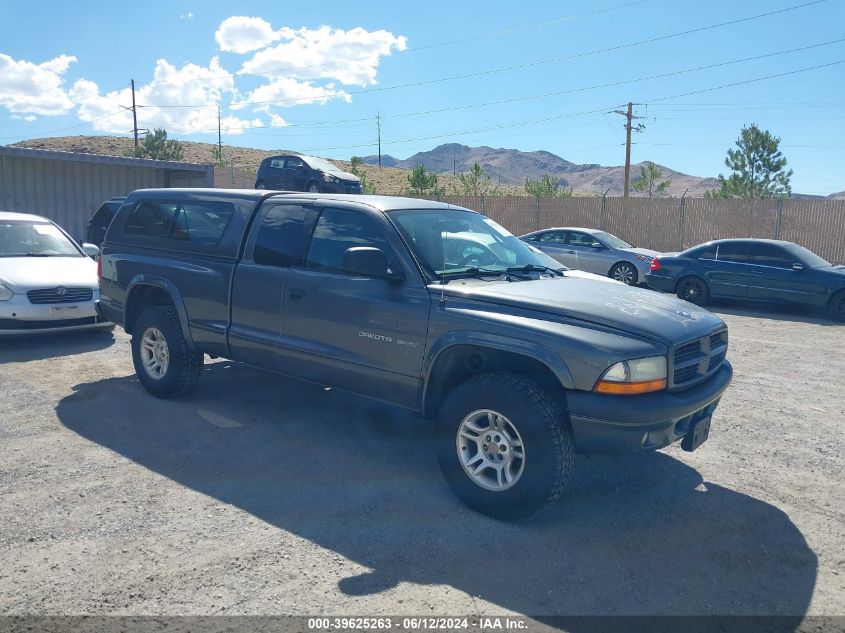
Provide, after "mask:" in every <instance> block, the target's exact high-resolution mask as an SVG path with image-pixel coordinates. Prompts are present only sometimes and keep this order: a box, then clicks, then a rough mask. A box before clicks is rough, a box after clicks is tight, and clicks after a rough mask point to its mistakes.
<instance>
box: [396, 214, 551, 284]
mask: <svg viewBox="0 0 845 633" xmlns="http://www.w3.org/2000/svg"><path fill="white" fill-rule="evenodd" d="M388 217H390V218H391V219H392V220H393V222H394V224H395V225H396V226H397V227H398V229H399V232H400V233H401V234H402V236H403V237H404V238H405V240H406V241H407V243H408V244H409V246H410V247H411V249H412V250H413V251H414V254H415V255H416V256H417V259H419V260H420V261H421V262H422V263H423V264H424V265H425V266H426V268H428V270H429V272H430V273H432V274H434V275H435V276H437V277H444V276H449V275H457V274H460V273H466V272H467V271H472V270H475V269H478V270H479V272H482V273H489V272H492V273H498V272H506V271H507V270H508V269H514V268H517V267H519V268H522V267H529V269H530V268H531V267H534V268H551V269H554V270H563V267H562V266H561V265H560V264H559V263H558V262H557V261H555V260H554V259H552V258H551V257H549V256H547V255H545V254H543V253H541V252H540V251H539V250H537V249H536V248H534V247H532V246H529V245H528V244H526V243H525V242H523V241H522V240H520V239H519V238H517V237H515V236H514V235H512V234H511V233H510V232H509V231H508V230H507V229H505V228H503V227H501V226H499V225H498V224H497V223H496V222H494V221H493V220H491V219H490V218H487V217H485V216H483V215H481V214H480V213H475V212H473V211H460V210H457V209H442V210H441V209H435V210H428V209H426V210H401V211H391V212H389V213H388Z"/></svg>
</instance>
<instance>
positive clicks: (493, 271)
mask: <svg viewBox="0 0 845 633" xmlns="http://www.w3.org/2000/svg"><path fill="white" fill-rule="evenodd" d="M520 271H521V269H516V270H511V269H510V268H504V269H502V268H482V267H479V266H471V267H470V268H466V269H464V270H461V271H455V272H443V273H440V278H441V280H442V283H444V284H447V283H449V281H450V280H452V279H460V278H461V277H482V276H484V275H496V276H497V277H501V276H505V277H508V276H513V277H516V278H517V279H521V280H526V279H531V278H530V277H524V276H518V275H515V274H514V273H517V272H520Z"/></svg>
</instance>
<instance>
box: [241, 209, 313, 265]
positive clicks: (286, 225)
mask: <svg viewBox="0 0 845 633" xmlns="http://www.w3.org/2000/svg"><path fill="white" fill-rule="evenodd" d="M306 213H307V209H305V207H301V206H298V205H291V204H279V205H276V206H274V207H271V208H270V209H268V210H267V212H266V213H265V214H264V218H263V219H262V220H261V227H260V228H259V229H258V235H257V236H256V240H255V247H254V248H253V251H252V259H253V261H254V262H255V263H256V264H262V265H264V266H277V267H282V268H284V267H288V266H293V265H296V264H298V263H300V262H301V261H302V250H303V248H302V247H303V244H304V241H305V228H304V227H305V215H306Z"/></svg>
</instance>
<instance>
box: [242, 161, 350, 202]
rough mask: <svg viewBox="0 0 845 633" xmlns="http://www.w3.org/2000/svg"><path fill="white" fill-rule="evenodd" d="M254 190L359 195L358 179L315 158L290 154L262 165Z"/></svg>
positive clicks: (259, 168) (264, 162)
mask: <svg viewBox="0 0 845 633" xmlns="http://www.w3.org/2000/svg"><path fill="white" fill-rule="evenodd" d="M255 188H256V189H279V190H282V191H308V192H311V193H361V179H360V178H358V176H356V175H355V174H350V173H349V172H346V171H341V170H339V169H338V168H337V167H335V166H334V165H332V164H331V163H330V162H329V161H327V160H323V159H322V158H316V157H315V156H301V155H299V154H290V155H284V156H270V157H268V158H265V159H264V160H262V161H261V165H260V166H259V167H258V173H257V174H256V175H255Z"/></svg>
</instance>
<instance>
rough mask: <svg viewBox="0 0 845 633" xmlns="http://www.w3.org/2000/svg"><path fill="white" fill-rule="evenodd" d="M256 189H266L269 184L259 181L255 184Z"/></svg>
mask: <svg viewBox="0 0 845 633" xmlns="http://www.w3.org/2000/svg"><path fill="white" fill-rule="evenodd" d="M255 188H256V189H266V188H267V183H266V182H264V181H263V180H259V181H258V182H257V183H255Z"/></svg>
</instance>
